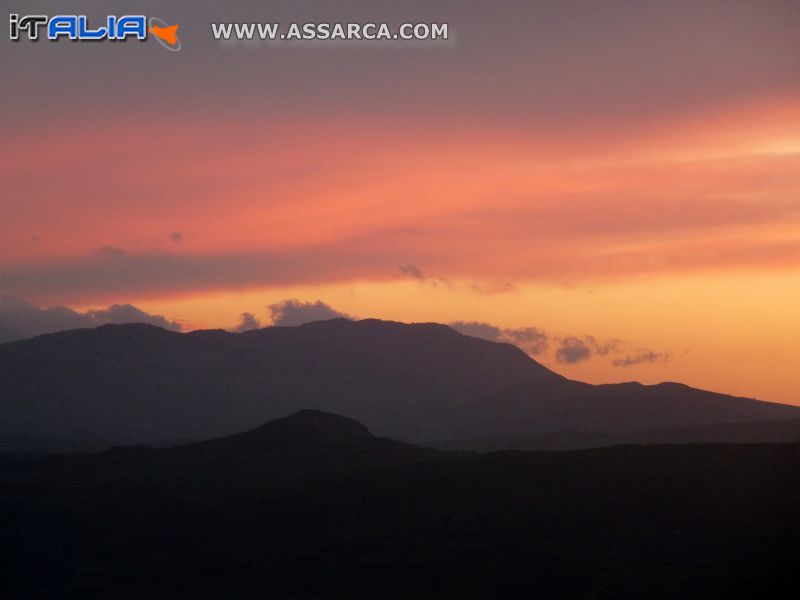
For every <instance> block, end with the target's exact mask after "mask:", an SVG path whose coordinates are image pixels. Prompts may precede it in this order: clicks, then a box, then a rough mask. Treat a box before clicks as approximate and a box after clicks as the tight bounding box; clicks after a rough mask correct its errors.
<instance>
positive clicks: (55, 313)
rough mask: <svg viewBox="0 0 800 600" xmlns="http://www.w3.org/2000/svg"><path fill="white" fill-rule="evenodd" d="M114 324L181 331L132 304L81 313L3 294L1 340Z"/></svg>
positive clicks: (177, 327)
mask: <svg viewBox="0 0 800 600" xmlns="http://www.w3.org/2000/svg"><path fill="white" fill-rule="evenodd" d="M112 323H116V324H122V323H148V324H150V325H155V326H157V327H163V328H164V329H169V330H172V331H180V330H181V326H180V325H179V324H178V323H176V322H174V321H170V320H168V319H167V318H166V317H163V316H161V315H151V314H149V313H146V312H144V311H142V310H140V309H138V308H136V307H135V306H133V305H132V304H112V305H111V306H109V307H108V308H103V309H99V310H88V311H86V312H79V311H76V310H74V309H72V308H69V307H67V306H50V307H41V306H36V305H35V304H32V303H30V302H26V301H24V300H20V299H19V298H15V297H14V296H10V295H0V336H2V339H0V341H10V340H12V339H24V338H28V337H32V336H34V335H40V334H43V333H54V332H56V331H64V330H67V329H81V328H86V327H98V326H100V325H108V324H112Z"/></svg>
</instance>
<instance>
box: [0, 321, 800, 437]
mask: <svg viewBox="0 0 800 600" xmlns="http://www.w3.org/2000/svg"><path fill="white" fill-rule="evenodd" d="M308 407H314V408H317V409H319V410H322V411H328V412H333V413H337V414H341V415H345V416H347V417H351V418H355V419H357V420H359V421H360V422H363V423H365V424H366V425H367V426H368V427H369V428H370V430H371V431H374V432H375V433H376V434H377V435H380V436H389V437H393V438H397V439H402V440H405V441H410V442H423V443H429V442H433V441H442V440H463V439H471V438H479V437H501V436H517V435H527V434H534V433H542V432H558V431H592V432H610V433H617V432H630V431H636V430H642V429H652V428H663V427H678V426H691V425H703V424H712V423H737V422H746V421H764V420H780V419H789V418H800V408H798V407H792V406H787V405H780V404H772V403H766V402H759V401H756V400H752V399H746V398H735V397H732V396H726V395H722V394H714V393H712V392H705V391H701V390H696V389H693V388H689V387H687V386H683V385H679V384H660V385H656V386H643V385H640V384H637V383H627V384H617V385H602V386H593V385H588V384H584V383H580V382H575V381H569V380H567V379H565V378H564V377H562V376H561V375H559V374H557V373H554V372H553V371H551V370H549V369H547V368H546V367H544V366H543V365H541V364H539V363H538V362H536V361H535V360H533V359H531V358H530V357H529V356H528V355H526V354H525V353H524V352H522V351H521V350H520V349H518V348H516V347H514V346H512V345H509V344H498V343H494V342H489V341H486V340H482V339H478V338H473V337H469V336H465V335H462V334H460V333H457V332H456V331H454V330H453V329H450V328H449V327H446V326H444V325H438V324H434V323H426V324H411V325H408V324H401V323H394V322H386V321H378V320H374V319H369V320H363V321H350V320H346V319H333V320H330V321H319V322H314V323H308V324H305V325H301V326H299V327H269V328H265V329H260V330H254V331H248V332H245V333H231V332H227V331H222V330H205V331H195V332H191V333H185V334H181V333H175V332H171V331H167V330H164V329H161V328H158V327H155V326H152V325H145V324H129V325H105V326H102V327H98V328H95V329H81V330H72V331H64V332H60V333H55V334H48V335H41V336H38V337H35V338H31V339H27V340H20V341H16V342H10V343H6V344H2V345H0V435H3V434H6V435H15V436H33V437H37V438H54V439H79V440H86V441H91V440H107V441H110V442H112V443H116V444H135V443H153V442H158V441H163V440H175V439H195V440H199V439H209V438H214V437H220V436H224V435H229V434H233V433H237V432H241V431H245V430H248V429H251V428H253V427H255V426H257V425H258V424H260V423H265V422H267V421H270V420H272V419H275V418H278V417H282V416H285V415H288V414H291V413H294V412H296V411H298V410H300V409H304V408H308Z"/></svg>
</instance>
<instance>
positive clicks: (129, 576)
mask: <svg viewBox="0 0 800 600" xmlns="http://www.w3.org/2000/svg"><path fill="white" fill-rule="evenodd" d="M1 460H2V462H0V465H2V468H0V489H2V493H0V520H2V523H3V527H2V538H3V540H2V541H3V547H4V549H5V551H4V558H3V568H2V569H3V572H4V575H3V577H2V579H0V581H1V582H2V583H0V593H1V594H2V595H3V596H4V597H9V598H69V597H80V598H177V597H185V598H220V597H225V598H232V597H234V598H235V597H287V598H315V597H370V598H374V597H396V598H409V597H422V598H424V597H437V598H448V597H449V598H495V597H519V598H523V597H524V598H530V597H560V598H642V597H648V598H675V597H682V598H687V597H704V598H708V597H725V598H740V597H741V598H752V597H761V598H767V597H786V593H785V590H786V589H790V588H786V587H782V586H786V585H790V584H792V583H793V581H794V569H793V568H792V563H793V561H794V550H795V549H796V547H797V543H798V541H799V540H800V535H799V534H800V511H798V510H797V507H798V506H800V476H799V475H800V473H799V472H798V471H799V470H800V444H752V445H672V446H647V447H645V446H618V447H613V448H606V449H596V450H587V451H575V452H559V453H544V452H533V453H527V452H497V453H490V454H466V453H448V452H441V451H432V450H425V449H420V448H417V447H414V446H411V445H407V444H404V443H400V442H395V441H391V440H387V439H382V438H376V437H373V436H372V435H371V434H369V433H368V432H367V430H366V429H365V428H363V427H362V426H361V425H359V424H358V423H356V422H354V421H351V420H349V419H345V418H342V417H339V416H336V415H332V414H328V413H322V412H318V411H302V412H299V413H296V414H294V415H292V416H290V417H287V418H285V419H282V420H278V421H273V422H271V423H268V424H266V425H264V426H262V427H260V428H256V429H254V430H251V431H249V432H246V433H244V434H241V435H235V436H229V437H225V438H221V439H218V440H213V441H209V442H204V443H198V444H191V445H183V446H178V447H173V448H169V449H157V450H154V449H147V448H141V447H127V448H114V449H111V450H108V451H106V452H104V453H102V454H96V455H71V456H50V457H43V456H31V455H12V454H6V455H3V457H2V459H1ZM782 590H784V591H782Z"/></svg>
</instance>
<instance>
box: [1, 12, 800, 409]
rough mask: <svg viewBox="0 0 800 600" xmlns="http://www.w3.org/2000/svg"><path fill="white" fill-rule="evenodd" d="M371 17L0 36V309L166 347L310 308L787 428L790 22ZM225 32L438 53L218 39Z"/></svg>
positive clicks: (792, 358) (796, 24)
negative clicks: (480, 345)
mask: <svg viewBox="0 0 800 600" xmlns="http://www.w3.org/2000/svg"><path fill="white" fill-rule="evenodd" d="M372 4H373V3H366V2H343V3H321V2H320V3H310V2H292V3H269V5H260V4H257V3H251V2H247V3H244V2H234V3H231V5H230V6H229V7H227V8H224V9H223V8H221V7H213V6H212V5H210V3H199V4H198V3H195V2H192V3H189V2H171V3H169V4H168V6H164V3H152V2H150V3H148V2H145V3H141V6H138V5H137V10H141V11H142V12H144V13H147V14H151V15H155V16H158V17H160V18H162V19H164V20H165V21H167V22H170V23H172V22H178V23H180V24H181V29H180V30H179V33H180V35H181V39H182V43H183V50H182V51H181V52H178V53H168V52H165V51H164V50H163V49H162V48H160V47H159V46H158V45H157V44H154V43H153V44H151V43H149V42H148V43H145V44H134V43H126V44H105V45H100V44H98V45H95V44H66V43H61V42H59V43H57V44H51V43H38V44H31V43H26V42H20V43H17V44H12V43H11V42H9V41H8V40H7V39H6V36H5V35H4V36H3V41H2V49H1V50H2V53H3V55H4V57H6V56H7V57H8V60H6V59H5V58H4V60H3V62H2V64H0V74H1V75H2V77H3V81H6V82H13V84H12V85H11V86H9V87H8V89H6V88H5V86H4V90H3V93H2V95H0V110H2V115H3V119H2V122H0V133H1V134H2V135H1V136H0V186H1V187H0V294H10V295H11V296H13V297H14V298H16V299H19V300H22V301H25V302H28V303H31V304H33V305H37V306H52V305H65V306H70V307H73V308H75V309H76V310H79V311H86V310H88V309H102V308H104V307H106V306H108V305H111V304H127V303H132V304H135V305H136V306H137V307H138V308H139V309H141V310H144V311H146V312H148V313H152V314H158V315H164V316H165V317H167V319H169V320H170V321H175V322H177V323H180V324H181V325H182V326H183V328H184V329H192V328H199V327H227V328H232V327H234V326H235V325H236V324H237V323H238V322H239V320H240V315H241V314H242V313H243V312H249V313H252V314H253V315H254V316H255V317H256V318H258V319H259V320H260V321H261V322H262V323H263V324H269V322H270V315H272V317H273V318H274V316H275V313H274V312H272V313H271V312H270V310H268V309H267V307H268V306H270V305H276V304H277V303H280V302H281V301H284V300H287V299H292V298H296V299H298V300H299V301H301V302H317V301H322V302H324V303H325V304H326V305H328V306H330V307H332V308H333V309H335V310H336V311H339V312H341V313H344V314H347V315H349V316H355V317H379V318H386V319H395V320H401V321H439V322H444V323H454V322H461V323H462V326H463V324H465V323H466V324H468V325H469V327H472V330H471V331H473V332H475V333H480V334H481V335H485V336H488V337H493V336H494V337H497V338H498V339H502V340H505V341H512V342H515V343H520V344H521V345H523V346H524V345H525V344H532V345H529V346H528V348H529V351H531V353H532V354H533V355H534V356H535V357H536V358H537V360H541V361H542V362H543V363H545V364H547V365H548V366H550V367H552V368H554V369H555V370H557V371H559V372H561V373H563V374H565V375H567V376H569V377H573V378H577V379H583V380H587V381H591V382H594V383H599V382H615V381H628V380H634V379H636V380H640V381H643V382H646V383H654V382H658V381H665V380H671V381H682V382H684V383H687V384H690V385H694V386H697V387H702V388H708V389H714V390H717V391H721V392H727V393H735V394H738V395H744V396H754V397H758V398H761V399H765V400H774V401H780V402H787V403H792V404H800V377H798V375H797V372H796V368H795V364H796V362H797V355H798V351H797V340H798V339H799V338H800V312H798V310H797V306H798V304H800V36H799V35H798V31H800V7H798V4H797V3H796V2H769V3H763V2H724V3H722V2H719V3H711V2H708V3H698V2H688V1H687V2H683V1H668V2H610V1H609V2H596V3H585V2H540V3H532V2H510V3H503V6H502V7H497V6H494V7H492V6H490V5H489V3H485V2H463V1H462V2H426V3H417V2H399V3H392V5H391V8H386V7H383V8H377V7H375V6H372ZM86 6H88V7H89V8H87V10H86V11H85V12H86V13H87V14H89V15H90V16H92V15H105V14H108V13H112V14H113V13H118V14H123V13H124V12H129V11H130V7H129V6H128V7H127V8H126V5H125V4H120V3H114V2H103V3H99V2H94V3H91V2H90V3H86ZM70 10H71V9H70ZM58 11H64V7H63V6H60V5H59V4H58V3H38V2H30V3H25V5H24V7H23V6H20V8H19V12H23V13H35V12H42V13H45V14H56V12H58ZM67 12H69V11H67ZM235 20H244V21H279V22H289V21H300V22H304V21H324V20H329V21H346V20H353V21H360V22H365V21H370V20H379V21H389V22H392V23H400V22H403V21H440V22H441V21H445V22H448V23H449V24H450V29H451V32H453V33H454V39H452V40H450V41H448V42H446V43H442V44H434V43H428V44H417V45H410V46H408V47H405V46H404V47H396V46H391V45H389V46H385V45H369V44H361V45H358V43H356V44H342V45H341V46H335V47H333V48H329V47H327V46H325V47H323V46H319V45H318V46H314V45H297V46H292V45H267V44H220V43H217V42H214V41H213V40H212V39H211V35H210V32H209V26H208V23H209V22H211V21H235ZM279 46H280V47H279ZM1 316H2V315H1V314H0V317H1ZM487 325H488V326H491V327H494V328H496V329H486V328H485V327H486V326H487ZM469 327H466V328H467V329H468V328H469ZM480 327H484V328H483V329H480ZM532 328H535V330H536V331H537V332H539V333H542V334H543V335H544V336H545V338H541V339H546V341H547V343H546V345H545V346H546V347H545V348H544V349H543V348H541V347H540V346H537V345H536V344H535V343H533V342H532V341H531V340H539V339H540V338H538V337H536V336H534V337H533V338H532V337H531V335H532V334H531V330H532ZM525 331H527V334H525V333H524V332H525ZM526 335H527V336H528V337H525V336H526ZM526 340H527V341H526ZM584 348H585V349H586V351H585V352H584V350H583V349H584ZM562 350H563V352H562Z"/></svg>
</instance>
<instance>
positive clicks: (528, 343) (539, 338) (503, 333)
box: [449, 321, 549, 356]
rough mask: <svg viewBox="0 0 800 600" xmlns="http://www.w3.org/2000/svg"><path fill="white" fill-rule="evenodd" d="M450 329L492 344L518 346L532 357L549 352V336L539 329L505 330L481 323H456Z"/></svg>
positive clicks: (520, 328) (451, 324)
mask: <svg viewBox="0 0 800 600" xmlns="http://www.w3.org/2000/svg"><path fill="white" fill-rule="evenodd" d="M449 325H450V327H452V328H453V329H455V330H456V331H458V332H459V333H463V334H464V335H471V336H473V337H478V338H482V339H485V340H489V341H492V342H505V343H508V344H514V345H515V346H518V347H519V348H521V349H522V350H524V351H525V352H527V353H528V354H530V355H531V356H539V355H541V354H543V353H545V352H546V351H547V347H548V344H549V339H548V335H547V334H546V333H545V332H544V331H542V330H541V329H539V328H538V327H519V328H517V329H508V328H506V329H504V328H500V327H497V326H495V325H492V324H491V323H485V322H481V321H455V322H453V323H449Z"/></svg>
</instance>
